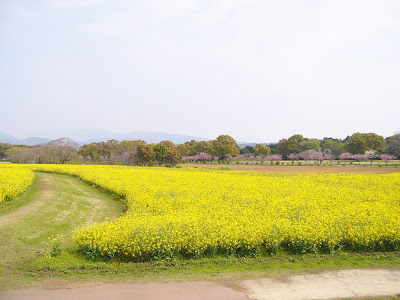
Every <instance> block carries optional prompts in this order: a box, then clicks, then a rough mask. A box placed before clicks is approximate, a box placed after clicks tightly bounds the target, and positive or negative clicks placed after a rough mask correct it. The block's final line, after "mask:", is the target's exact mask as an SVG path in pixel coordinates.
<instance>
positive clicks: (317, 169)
mask: <svg viewBox="0 0 400 300" xmlns="http://www.w3.org/2000/svg"><path fill="white" fill-rule="evenodd" d="M182 166H184V167H194V166H195V167H199V168H222V167H225V168H229V169H231V170H240V171H257V172H264V173H362V174H387V173H399V172H400V168H394V167H370V166H366V167H359V166H354V165H352V166H261V165H235V164H231V165H220V164H184V165H182Z"/></svg>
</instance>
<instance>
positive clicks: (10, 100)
mask: <svg viewBox="0 0 400 300" xmlns="http://www.w3.org/2000/svg"><path fill="white" fill-rule="evenodd" d="M0 111H1V114H0V131H1V132H5V133H8V134H11V135H14V136H16V137H18V138H25V137H28V136H41V137H57V135H58V133H62V132H66V131H69V130H76V129H81V128H102V129H107V130H112V131H119V132H128V131H161V132H167V133H176V134H186V135H194V136H201V137H206V138H211V139H213V138H215V137H216V136H218V135H219V134H230V135H232V136H233V137H234V138H236V140H238V141H247V142H276V141H278V140H279V139H281V138H288V137H290V136H291V135H293V134H295V133H300V134H303V135H304V136H305V137H309V138H314V137H315V138H323V137H324V136H328V137H338V138H345V137H346V136H347V135H349V134H352V133H354V132H375V133H378V134H381V135H383V136H385V137H386V136H390V135H392V134H394V133H395V132H397V131H399V130H400V116H399V115H400V1H398V0H393V1H385V0H376V1H368V0H360V1H351V0H344V1H340V0H332V1H321V0H315V1H313V0H309V1H300V0H293V1H268V0H225V1H223V0H210V1H208V0H202V1H200V0H169V1H165V0H136V1H134V0H132V1H128V0H126V1H124V0H121V1H115V0H114V1H111V0H109V1H106V0H54V1H50V0H47V1H46V0H38V1H28V0H27V1H18V0H0Z"/></svg>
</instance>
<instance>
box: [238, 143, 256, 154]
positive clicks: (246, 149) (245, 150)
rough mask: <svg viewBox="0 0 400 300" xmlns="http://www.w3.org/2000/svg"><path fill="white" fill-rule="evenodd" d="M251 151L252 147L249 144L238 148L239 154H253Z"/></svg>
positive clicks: (252, 150)
mask: <svg viewBox="0 0 400 300" xmlns="http://www.w3.org/2000/svg"><path fill="white" fill-rule="evenodd" d="M253 153H254V147H252V146H249V145H247V146H246V147H244V148H242V149H240V154H253Z"/></svg>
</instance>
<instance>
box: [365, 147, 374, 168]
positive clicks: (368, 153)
mask: <svg viewBox="0 0 400 300" xmlns="http://www.w3.org/2000/svg"><path fill="white" fill-rule="evenodd" d="M365 157H366V159H368V160H370V161H371V165H372V161H373V160H374V158H376V150H369V151H366V152H365Z"/></svg>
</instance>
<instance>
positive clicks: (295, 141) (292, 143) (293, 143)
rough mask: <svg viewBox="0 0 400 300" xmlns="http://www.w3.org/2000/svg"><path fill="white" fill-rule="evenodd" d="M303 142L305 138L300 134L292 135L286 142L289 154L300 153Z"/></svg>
mask: <svg viewBox="0 0 400 300" xmlns="http://www.w3.org/2000/svg"><path fill="white" fill-rule="evenodd" d="M304 142H305V138H304V137H303V136H302V135H301V134H294V135H292V136H291V137H290V138H289V139H288V140H287V150H288V152H289V153H293V152H296V153H298V152H301V150H302V149H301V146H302V145H303V143H304Z"/></svg>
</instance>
